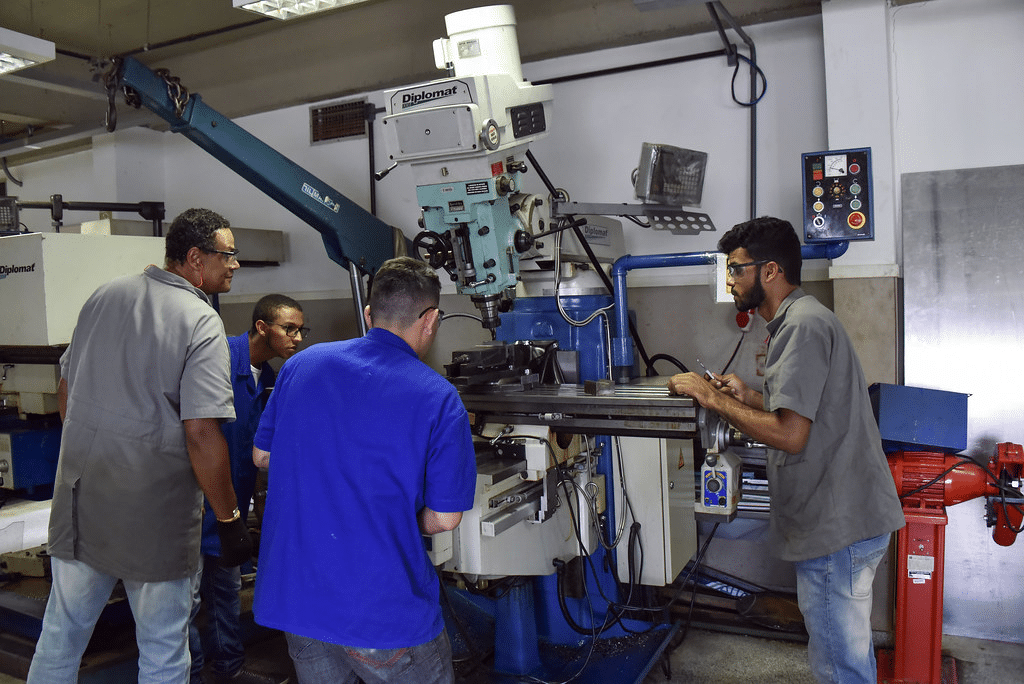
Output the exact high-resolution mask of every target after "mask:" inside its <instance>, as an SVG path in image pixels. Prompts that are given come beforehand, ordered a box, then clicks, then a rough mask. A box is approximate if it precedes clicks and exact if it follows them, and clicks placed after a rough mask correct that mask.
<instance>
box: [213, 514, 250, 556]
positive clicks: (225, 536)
mask: <svg viewBox="0 0 1024 684" xmlns="http://www.w3.org/2000/svg"><path fill="white" fill-rule="evenodd" d="M217 534H218V535H219V536H220V564H221V565H223V566H224V567H226V568H233V567H235V566H236V565H241V564H242V563H244V562H245V561H247V560H249V559H250V558H252V538H251V537H250V536H249V528H248V527H246V525H245V521H244V520H242V518H241V517H237V518H235V519H234V520H230V521H228V522H221V521H220V520H218V521H217Z"/></svg>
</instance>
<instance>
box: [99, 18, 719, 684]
mask: <svg viewBox="0 0 1024 684" xmlns="http://www.w3.org/2000/svg"><path fill="white" fill-rule="evenodd" d="M446 25H447V29H448V33H449V36H450V37H449V38H447V39H441V40H438V41H436V42H435V50H434V52H435V62H436V63H437V65H438V66H439V67H440V68H443V69H445V70H446V71H447V74H448V75H447V76H446V77H445V78H441V79H439V80H436V81H432V82H430V83H425V84H420V85H416V86H411V87H403V88H398V89H395V90H391V91H387V92H386V93H385V97H386V99H387V114H386V116H385V117H384V120H383V123H382V127H383V130H384V133H385V137H386V140H387V143H388V152H389V155H390V156H391V161H392V162H393V163H392V165H391V168H394V167H395V166H397V165H398V164H408V165H409V166H410V168H411V170H412V173H413V176H414V178H415V184H416V186H417V188H416V195H417V201H418V204H419V206H420V207H421V209H422V225H421V227H422V229H423V230H422V231H421V232H420V233H419V234H418V235H417V236H416V237H415V239H414V240H412V243H413V244H412V248H413V250H414V251H415V252H416V253H417V254H419V255H420V256H421V257H422V258H424V259H425V260H427V261H428V262H429V263H430V264H431V265H432V266H433V267H434V268H436V269H444V271H446V272H447V273H448V274H449V275H450V277H451V278H452V279H453V281H454V282H455V286H456V289H457V291H458V292H459V293H460V294H465V295H468V296H469V297H470V299H471V300H472V301H473V303H474V304H475V306H476V307H477V309H478V310H479V312H480V321H481V324H482V325H483V327H484V328H485V329H488V330H491V331H492V337H493V341H492V342H491V343H489V344H484V345H479V346H476V347H473V348H471V349H465V350H460V351H458V352H455V353H454V354H453V358H452V362H451V364H449V365H447V366H446V372H447V375H448V376H449V378H450V379H451V381H452V382H453V383H454V384H456V386H457V387H459V390H460V393H461V396H462V398H463V401H464V402H465V404H466V407H467V409H468V410H469V411H470V413H471V414H472V416H473V420H474V431H475V433H476V441H477V471H478V474H477V492H476V497H475V502H474V508H473V510H472V511H469V512H467V513H466V514H465V515H464V516H463V520H462V523H461V524H460V526H459V528H458V529H457V530H455V531H453V532H451V533H444V534H441V535H435V536H434V537H432V538H430V539H429V540H427V543H428V545H429V548H430V553H431V555H432V557H433V559H434V562H435V564H437V565H438V567H439V569H440V571H441V574H442V577H443V579H444V582H443V584H444V586H445V588H446V591H444V592H442V596H443V597H444V598H445V599H446V608H447V610H446V615H447V620H448V630H449V634H450V635H451V636H452V639H453V645H454V648H455V657H456V660H457V661H458V662H463V663H467V662H475V663H477V664H479V665H480V666H481V667H484V668H485V669H489V670H490V671H491V676H492V677H493V679H491V680H490V681H521V680H522V678H524V677H526V678H530V679H539V680H541V681H544V680H550V681H562V680H566V679H569V678H570V677H572V678H574V679H573V680H574V681H579V682H609V681H616V682H620V681H637V682H639V681H641V680H642V679H643V678H644V676H646V674H647V672H648V671H649V670H650V669H651V667H652V666H653V665H654V663H655V662H656V661H657V659H658V658H659V657H660V656H661V654H662V652H663V651H664V649H665V648H666V647H667V645H668V643H669V641H670V640H671V638H672V636H673V635H674V633H675V631H676V629H677V627H676V626H675V625H673V624H671V623H670V622H668V621H667V620H666V619H664V615H665V614H666V613H667V611H666V610H664V608H665V607H664V606H657V605H654V604H656V603H657V599H654V598H652V595H653V592H652V591H651V590H650V588H652V587H662V586H665V585H667V584H670V583H672V582H673V581H674V580H675V579H676V578H677V577H678V576H679V574H680V572H681V571H682V570H683V568H684V566H685V565H686V563H687V562H688V561H689V560H690V559H691V557H693V555H694V552H695V550H696V525H695V521H694V508H695V502H694V498H695V497H694V486H695V483H694V464H693V450H694V438H695V437H696V436H697V435H698V433H699V434H700V435H701V443H702V444H703V447H704V448H705V449H706V450H707V451H708V452H710V453H711V454H712V456H714V454H716V453H717V452H719V451H724V450H725V449H726V448H727V445H728V442H729V441H730V438H732V437H735V435H733V434H732V433H731V431H730V430H729V428H728V426H727V425H725V424H724V423H721V422H720V421H719V420H718V419H717V417H716V416H714V415H713V414H710V413H706V412H704V411H702V410H701V409H699V407H697V406H696V405H695V403H694V402H693V401H692V400H691V399H689V398H683V397H672V396H669V395H668V391H667V386H666V383H665V381H664V380H663V379H662V380H660V381H655V382H654V384H644V383H643V382H624V381H623V379H624V378H628V377H630V376H631V375H636V373H635V372H633V368H632V366H633V361H632V343H631V342H630V341H629V340H628V339H624V337H625V335H623V334H620V333H618V332H616V330H617V329H618V328H619V327H620V325H624V323H623V322H622V321H623V320H625V310H626V308H627V307H626V306H625V300H624V299H622V300H621V303H620V301H619V300H620V298H623V297H624V292H622V291H621V290H622V288H620V291H619V292H618V294H617V296H616V297H615V298H614V299H613V297H612V295H611V292H612V290H613V287H611V286H610V285H608V284H607V283H606V281H605V279H606V278H607V276H605V275H604V268H605V266H606V264H608V263H610V262H612V261H614V260H620V261H621V259H620V257H621V255H622V253H623V248H622V238H621V227H620V226H619V225H618V223H617V222H616V221H611V220H609V219H606V218H603V217H602V216H589V215H588V216H586V217H585V218H577V217H575V216H570V215H569V214H560V213H558V212H557V211H555V210H554V209H553V208H552V207H551V206H550V205H552V204H557V203H558V202H557V201H555V202H550V201H549V199H548V196H547V195H544V196H541V195H533V194H528V193H525V192H524V191H523V189H522V188H523V179H524V176H525V175H526V174H528V173H530V172H536V173H537V174H538V175H540V176H543V174H542V172H541V171H540V169H538V168H537V167H536V163H535V160H533V159H532V158H531V156H530V154H529V151H528V147H529V144H530V143H531V142H533V141H535V140H537V139H538V138H540V137H541V136H543V135H545V134H547V132H548V128H549V126H550V123H551V120H552V97H551V88H550V86H534V85H531V84H530V83H527V82H525V81H524V80H523V78H522V73H521V67H520V62H519V51H518V45H517V40H516V33H515V18H514V14H513V10H512V7H511V6H507V5H502V6H494V7H484V8H478V9H473V10H465V11H462V12H456V13H454V14H451V15H448V16H447V17H446ZM106 83H107V87H108V92H109V93H110V100H111V103H113V101H114V94H115V93H116V91H117V90H123V91H124V94H125V96H126V100H127V101H128V102H129V104H133V105H135V106H145V107H147V108H148V109H150V110H152V111H154V112H155V113H157V114H158V115H160V116H161V117H162V118H164V119H165V120H166V121H168V122H169V123H170V125H171V130H172V131H175V132H178V133H181V134H182V135H184V136H185V137H187V138H189V139H190V140H192V141H193V142H195V143H196V144H197V145H199V146H200V147H201V148H203V149H204V150H206V151H207V152H209V153H210V154H212V155H213V156H214V157H216V158H217V159H219V160H220V161H222V162H223V163H224V164H226V165H227V166H228V167H229V168H231V169H232V170H234V171H235V172H237V173H238V174H240V175H241V176H242V177H244V178H245V179H246V180H249V181H250V182H251V183H252V184H253V185H254V186H256V187H257V188H259V189H260V190H262V191H263V192H265V193H266V194H267V195H268V196H270V197H271V198H273V199H275V200H276V201H278V202H279V203H280V204H282V205H283V206H285V207H286V208H287V209H289V210H290V211H291V212H292V213H294V214H295V215H296V216H298V217H299V218H301V219H302V220H304V221H305V222H307V223H308V224H309V225H310V226H311V227H313V228H314V229H316V230H317V231H318V232H320V233H321V235H322V237H323V242H324V246H325V248H326V250H327V253H328V255H329V256H330V258H331V259H332V260H334V261H335V262H337V263H338V264H340V265H342V266H344V267H345V268H346V269H348V271H349V274H350V276H351V279H352V285H353V299H354V303H355V305H356V308H357V310H361V309H362V277H364V276H370V277H372V274H373V273H374V272H375V270H376V269H377V268H378V267H379V266H380V264H381V263H383V261H385V260H386V259H387V258H390V257H391V256H393V255H394V254H395V253H396V251H397V252H399V253H400V250H396V244H397V245H399V246H401V245H402V244H403V243H404V242H405V241H404V240H402V239H399V240H395V235H396V231H395V229H393V228H392V227H390V226H387V225H386V224H384V223H383V222H382V221H380V220H379V219H377V218H376V217H375V216H373V215H371V214H369V213H368V212H366V211H365V210H363V209H362V208H360V207H359V206H358V205H355V204H354V203H353V202H351V201H350V200H348V199H347V198H346V197H345V196H344V195H343V194H341V193H340V192H337V191H336V190H334V189H332V188H331V187H329V186H328V185H327V184H326V183H324V182H323V181H322V180H320V179H318V178H316V177H314V176H312V175H311V174H310V173H309V172H307V171H306V170H304V169H302V168H301V167H299V166H298V165H296V164H295V163H294V162H291V161H290V160H288V159H286V158H285V157H283V156H282V155H280V154H279V153H277V152H276V151H275V150H273V149H271V148H269V147H268V146H267V145H266V144H264V143H262V142H261V141H259V140H258V139H256V138H255V137H254V136H252V135H251V134H249V133H248V132H246V131H245V130H243V129H242V128H240V127H239V126H237V125H236V124H234V123H233V122H232V121H231V120H230V119H227V118H226V117H224V116H222V115H220V114H219V113H217V112H215V111H213V110H212V109H211V108H209V107H208V106H206V105H205V103H203V102H202V100H201V98H200V97H199V96H198V95H194V94H189V93H188V91H187V90H186V89H184V87H183V86H182V84H181V83H180V82H179V81H177V79H172V78H171V77H169V75H167V74H165V73H155V72H153V71H151V70H149V69H148V68H147V67H145V66H144V65H142V64H141V63H139V62H138V61H136V60H134V59H132V58H130V57H125V58H123V59H120V60H118V61H117V62H116V63H115V65H114V67H113V68H112V70H111V72H110V73H109V74H108V77H107V80H106ZM111 107H113V105H111ZM111 119H113V120H115V121H116V116H113V110H112V115H111V116H110V117H108V121H109V120H111ZM376 175H377V177H378V179H381V178H383V177H384V175H386V171H382V172H380V173H378V174H376ZM545 185H549V184H548V183H547V181H546V179H545ZM552 192H553V188H549V194H550V193H552ZM579 213H580V214H584V213H594V214H600V213H601V212H600V211H595V212H579ZM562 229H564V230H562ZM584 255H585V256H584ZM715 262H716V256H715V254H713V253H700V254H691V255H685V259H684V260H682V261H677V262H674V263H668V262H666V263H664V265H666V266H668V265H698V264H702V265H708V264H714V263H715ZM723 270H724V269H721V268H720V269H719V272H721V271H723ZM565 274H574V275H575V278H574V279H573V280H572V283H571V289H566V288H567V287H568V285H569V283H568V282H563V281H567V279H568V276H565V277H563V276H564V275H565ZM612 317H615V318H616V319H619V318H621V319H622V320H616V321H615V323H614V325H613V322H612ZM357 318H361V317H357ZM613 378H617V380H613ZM725 472H726V471H725V470H724V469H720V474H722V473H725ZM712 480H714V483H716V484H717V483H718V482H720V480H717V479H715V478H712ZM735 492H736V490H735V487H729V486H725V485H724V483H723V486H722V487H721V488H720V493H718V492H712V494H713V495H714V497H715V499H714V501H713V502H712V503H713V506H712V507H711V508H712V509H713V511H714V514H717V515H725V516H728V514H729V509H730V507H731V508H732V509H733V510H734V508H735V503H736V502H735V496H736V494H735ZM730 493H731V495H730ZM703 503H704V501H703V500H702V501H701V505H703Z"/></svg>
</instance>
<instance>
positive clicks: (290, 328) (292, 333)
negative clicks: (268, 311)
mask: <svg viewBox="0 0 1024 684" xmlns="http://www.w3.org/2000/svg"><path fill="white" fill-rule="evenodd" d="M270 325H276V326H277V327H278V328H281V330H284V334H285V335H287V336H288V337H297V336H299V335H302V336H303V337H305V336H306V335H308V334H309V328H307V327H306V326H302V327H301V328H296V327H295V326H294V325H281V324H280V323H271V324H270Z"/></svg>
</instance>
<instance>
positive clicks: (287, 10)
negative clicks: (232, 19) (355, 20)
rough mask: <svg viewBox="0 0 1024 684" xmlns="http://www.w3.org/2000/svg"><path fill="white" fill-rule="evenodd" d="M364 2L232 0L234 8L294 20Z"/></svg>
mask: <svg viewBox="0 0 1024 684" xmlns="http://www.w3.org/2000/svg"><path fill="white" fill-rule="evenodd" d="M363 1H364V0H231V2H232V6H233V7H241V8H242V9H244V10H249V11H250V12H256V13H257V14H265V15H267V16H268V17H273V18H274V19H292V18H294V17H301V16H303V15H305V14H313V13H314V12H323V11H324V10H332V9H337V8H338V7H343V6H345V5H354V4H356V3H358V2H363Z"/></svg>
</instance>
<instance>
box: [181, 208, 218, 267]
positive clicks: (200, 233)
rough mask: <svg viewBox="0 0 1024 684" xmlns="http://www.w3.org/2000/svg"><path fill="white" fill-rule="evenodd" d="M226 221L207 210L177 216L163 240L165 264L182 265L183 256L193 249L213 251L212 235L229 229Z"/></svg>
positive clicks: (186, 212)
mask: <svg viewBox="0 0 1024 684" xmlns="http://www.w3.org/2000/svg"><path fill="white" fill-rule="evenodd" d="M230 227H231V224H230V223H228V220H227V219H226V218H224V217H223V216H221V215H220V214H218V213H217V212H215V211H210V210H209V209H194V208H193V209H186V210H185V211H183V212H181V213H180V214H178V216H177V218H175V219H174V221H172V222H171V227H170V228H168V229H167V236H166V237H165V238H164V245H165V252H164V258H165V259H167V262H168V263H170V262H177V263H179V264H180V263H184V262H185V256H186V255H187V254H188V251H189V250H190V249H192V248H193V247H198V248H199V249H201V250H204V251H210V250H213V249H215V246H214V245H215V240H214V237H213V234H214V233H216V232H217V231H218V230H221V229H222V228H230Z"/></svg>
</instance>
